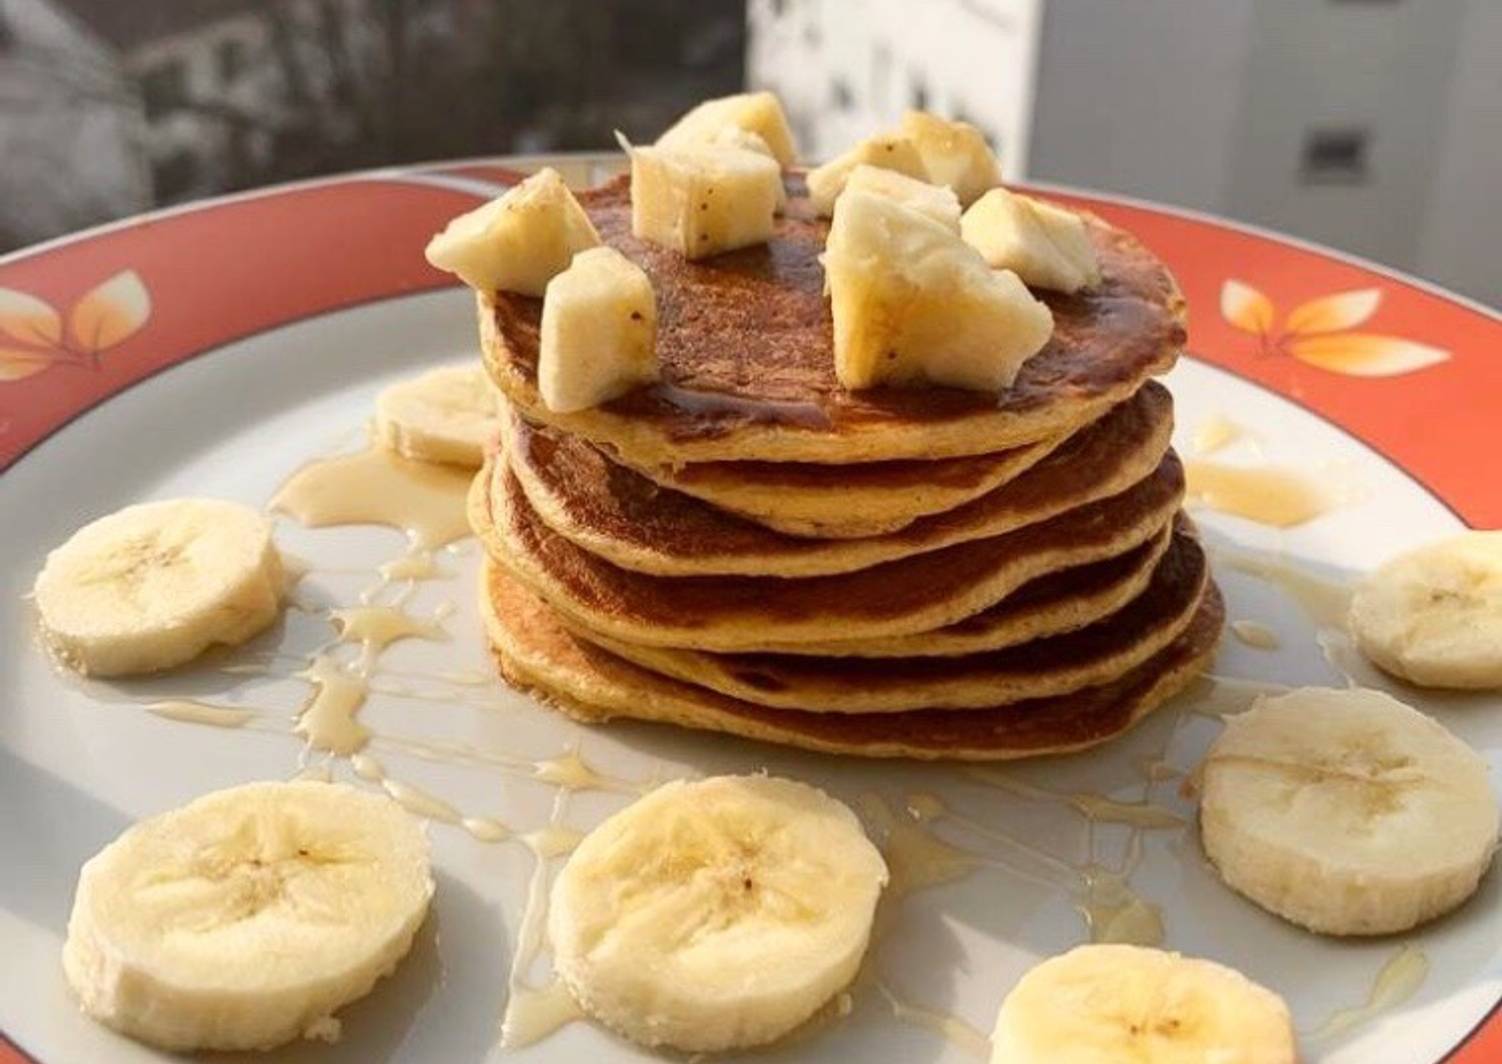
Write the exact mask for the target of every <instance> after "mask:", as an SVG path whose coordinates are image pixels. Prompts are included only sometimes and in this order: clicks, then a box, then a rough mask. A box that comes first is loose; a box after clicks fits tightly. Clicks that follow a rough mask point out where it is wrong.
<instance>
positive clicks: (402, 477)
mask: <svg viewBox="0 0 1502 1064" xmlns="http://www.w3.org/2000/svg"><path fill="white" fill-rule="evenodd" d="M471 479H472V475H471V474H470V473H469V472H468V471H466V470H461V469H456V468H454V467H452V466H444V465H436V464H432V463H427V462H416V461H413V460H412V459H409V458H402V457H400V456H398V455H394V454H392V453H391V452H390V451H388V450H386V449H385V448H384V447H381V446H380V445H378V444H373V445H371V446H369V447H367V448H366V449H365V450H363V451H358V452H355V453H354V454H343V455H336V456H334V457H332V458H320V459H317V460H316V461H313V462H310V463H309V464H308V465H305V466H303V467H302V468H301V469H299V470H298V471H297V472H296V473H294V474H293V475H292V476H291V477H289V478H288V479H287V481H286V483H284V484H283V485H282V486H281V488H280V489H279V490H278V491H277V493H276V494H275V495H274V496H273V497H272V499H271V509H272V510H274V511H277V512H279V513H285V514H287V515H288V516H290V517H292V518H294V519H295V520H297V521H298V522H299V523H301V524H303V525H306V526H307V527H309V528H324V527H327V526H329V525H356V524H373V525H388V526H390V527H392V528H399V529H402V530H404V531H406V532H407V534H408V535H409V537H410V538H411V540H412V543H413V545H414V547H415V548H417V549H418V550H431V549H432V548H434V547H441V546H444V545H445V544H448V543H452V542H453V541H454V540H456V539H461V538H463V537H464V536H467V535H469V534H470V530H469V521H468V519H467V517H466V516H465V512H464V497H465V494H466V493H467V492H468V490H469V484H470V480H471Z"/></svg>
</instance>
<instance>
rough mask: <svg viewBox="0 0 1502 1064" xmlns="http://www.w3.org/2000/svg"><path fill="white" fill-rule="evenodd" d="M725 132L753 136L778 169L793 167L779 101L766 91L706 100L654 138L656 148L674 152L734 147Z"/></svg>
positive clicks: (787, 129) (793, 156) (790, 139)
mask: <svg viewBox="0 0 1502 1064" xmlns="http://www.w3.org/2000/svg"><path fill="white" fill-rule="evenodd" d="M727 130H739V131H742V132H745V133H751V134H754V135H755V136H756V137H757V139H759V140H760V141H761V143H762V144H763V145H765V147H766V150H767V151H768V153H770V154H771V156H772V157H773V158H774V159H776V160H777V165H778V166H780V167H788V166H792V165H793V161H794V160H795V159H796V158H797V155H798V153H797V150H796V149H795V148H794V146H793V131H792V129H791V128H790V127H789V126H788V120H787V115H786V114H785V113H784V112H783V110H782V101H780V100H779V99H778V98H777V95H776V94H775V93H772V92H766V91H762V92H741V93H736V94H735V95H734V96H721V97H719V98H717V99H713V100H705V101H704V102H703V103H701V104H699V105H698V106H697V107H695V108H694V109H693V110H691V111H689V112H688V113H687V114H686V115H684V116H683V117H682V118H680V119H678V121H676V122H674V123H673V124H672V125H671V126H670V127H668V129H667V131H666V132H665V133H663V134H662V136H660V137H658V138H657V147H659V148H667V149H669V150H675V151H676V150H681V149H692V148H698V147H701V146H703V145H704V144H706V143H719V144H722V145H723V144H727V143H734V142H735V138H734V136H733V135H727V132H726V131H727Z"/></svg>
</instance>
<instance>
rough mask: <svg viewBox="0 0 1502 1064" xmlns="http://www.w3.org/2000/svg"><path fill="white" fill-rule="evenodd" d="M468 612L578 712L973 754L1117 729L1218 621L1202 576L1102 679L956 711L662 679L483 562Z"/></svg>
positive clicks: (1207, 639)
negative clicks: (744, 697) (1118, 669)
mask: <svg viewBox="0 0 1502 1064" xmlns="http://www.w3.org/2000/svg"><path fill="white" fill-rule="evenodd" d="M480 610H481V615H482V617H483V618H484V621H485V626H486V631H487V634H488V636H489V638H490V641H491V646H492V649H493V651H494V653H495V654H496V657H497V658H498V659H499V661H500V664H501V668H502V671H503V672H504V673H505V675H506V677H507V679H508V680H510V681H511V682H512V683H514V684H517V685H520V686H523V687H530V688H532V689H533V690H535V691H536V692H537V693H538V694H539V695H541V696H542V697H543V698H544V699H546V700H547V701H550V702H552V703H554V704H555V705H557V706H558V707H559V708H560V709H562V710H563V711H564V712H565V713H568V714H569V715H570V716H573V717H575V718H576V719H579V720H583V721H587V722H591V723H596V722H601V721H606V720H611V719H616V718H631V719H636V720H646V721H660V722H664V723H670V724H677V725H681V726H684V727H690V728H705V729H710V730H713V731H720V732H727V733H730V734H733V735H740V736H745V737H748V738H752V739H760V740H764V741H768V742H774V743H782V744H785V745H789V746H799V747H804V748H806V749H810V750H820V751H825V752H828V753H838V754H851V755H856V756H862V757H911V758H921V759H925V760H938V759H956V760H974V761H1000V760H1010V759H1015V758H1022V757H1036V756H1039V755H1043V754H1058V753H1066V752H1070V751H1074V750H1081V749H1085V748H1086V747H1090V746H1095V745H1097V744H1099V743H1102V742H1105V741H1106V740H1108V739H1111V738H1113V737H1114V736H1116V735H1119V734H1121V733H1122V732H1124V731H1126V730H1127V729H1128V728H1130V727H1131V726H1132V725H1133V724H1135V723H1136V722H1137V721H1138V720H1140V719H1142V718H1143V717H1144V716H1146V715H1147V714H1148V713H1149V712H1151V711H1152V710H1153V709H1154V708H1156V707H1157V706H1158V705H1160V704H1161V703H1162V702H1164V701H1165V700H1167V699H1168V698H1170V697H1171V696H1172V695H1173V694H1175V693H1176V692H1177V691H1179V690H1181V689H1182V688H1183V687H1185V686H1186V685H1187V684H1188V683H1190V682H1191V681H1192V680H1193V679H1194V678H1195V677H1196V676H1198V675H1199V674H1200V673H1201V672H1202V671H1203V670H1204V668H1205V667H1206V665H1207V664H1208V663H1209V660H1210V658H1211V657H1212V656H1213V654H1214V651H1215V645H1216V642H1217V641H1218V639H1219V637H1220V630H1221V625H1222V623H1223V622H1224V618H1225V610H1224V607H1223V605H1222V603H1221V598H1220V593H1219V591H1218V590H1217V589H1216V588H1215V586H1214V584H1213V583H1212V584H1211V585H1209V587H1207V589H1206V591H1205V595H1204V598H1203V600H1202V602H1201V604H1200V607H1199V610H1198V612H1197V613H1196V615H1195V617H1194V620H1193V621H1192V622H1191V623H1190V625H1189V627H1188V628H1187V629H1186V630H1185V631H1184V633H1183V634H1182V635H1180V636H1179V638H1178V639H1176V640H1174V642H1173V643H1171V644H1169V646H1168V647H1166V648H1165V649H1163V650H1162V651H1159V652H1158V654H1156V655H1154V656H1153V657H1152V658H1150V659H1149V660H1148V661H1146V662H1144V663H1143V664H1142V665H1139V666H1138V667H1137V668H1136V669H1133V670H1132V671H1131V672H1129V673H1127V674H1126V675H1124V676H1122V677H1120V678H1118V679H1117V680H1115V681H1113V682H1111V683H1108V684H1102V685H1101V686H1099V687H1089V688H1085V689H1084V690H1081V691H1076V692H1073V693H1072V694H1067V695H1058V696H1055V697H1052V698H1041V699H1035V700H1032V701H1028V702H1017V703H1014V704H1012V705H1010V706H1005V707H1001V708H997V709H976V710H970V711H967V712H963V713H956V712H951V711H947V710H915V711H913V712H910V713H800V712H798V711H797V710H789V709H771V708H768V707H766V706H757V705H753V704H751V703H748V702H742V701H739V700H737V699H733V698H727V697H725V696H724V695H718V694H715V693H714V692H713V691H709V690H706V689H705V688H702V687H696V686H694V685H692V684H686V683H682V682H681V681H678V680H673V679H669V678H668V677H665V676H661V675H659V674H657V673H653V672H650V671H648V670H646V669H642V668H639V667H637V666H635V665H632V664H631V663H630V662H627V661H623V660H622V659H620V658H618V657H616V656H615V655H613V654H611V653H609V652H608V651H605V650H602V649H600V648H599V647H597V646H594V645H593V644H591V643H588V642H586V641H584V640H580V639H577V638H575V637H574V636H573V635H571V634H570V633H569V631H568V629H566V628H565V627H563V626H562V625H561V624H560V623H558V620H557V615H556V614H555V613H554V612H553V610H552V608H551V607H550V606H548V605H547V603H546V602H544V601H543V600H542V599H541V598H539V597H537V596H536V595H535V594H533V593H532V592H531V591H529V590H528V589H527V588H526V586H525V585H524V584H522V583H521V582H520V581H518V580H516V579H515V578H513V577H512V576H511V575H509V574H508V573H507V572H506V570H505V569H504V568H503V567H501V566H500V565H497V564H495V563H494V562H493V561H487V562H486V564H485V565H484V567H483V569H482V573H481V588H480Z"/></svg>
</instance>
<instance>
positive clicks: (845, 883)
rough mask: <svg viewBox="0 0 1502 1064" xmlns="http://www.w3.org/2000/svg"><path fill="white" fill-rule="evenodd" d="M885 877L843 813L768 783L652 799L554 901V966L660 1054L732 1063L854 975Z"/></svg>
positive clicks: (749, 780)
mask: <svg viewBox="0 0 1502 1064" xmlns="http://www.w3.org/2000/svg"><path fill="white" fill-rule="evenodd" d="M886 882H887V868H886V864H885V863H884V862H883V861H882V859H881V855H880V854H879V853H878V852H877V850H876V847H875V846H873V845H872V844H871V841H870V840H869V839H868V838H866V836H865V833H864V832H863V831H862V830H861V826H860V822H859V821H858V820H856V818H855V814H854V813H852V812H851V811H850V810H849V809H848V808H847V807H846V806H845V805H843V804H842V803H840V802H837V801H835V800H834V799H833V798H830V797H829V796H828V795H826V794H824V793H823V792H822V791H819V790H817V789H815V788H813V787H810V786H808V785H806V784H803V783H797V782H794V781H792V780H785V779H774V778H769V777H766V776H720V777H716V778H712V779H706V780H701V781H698V782H694V783H684V782H681V781H679V782H675V783H670V784H667V785H666V786H664V787H661V788H659V789H657V790H656V791H653V792H652V793H651V794H650V795H648V796H647V797H645V798H643V799H642V800H640V801H639V802H636V803H635V804H633V805H631V806H628V807H627V808H626V809H624V810H622V811H621V812H619V813H617V814H616V815H615V816H613V817H611V818H610V819H609V820H607V821H605V823H603V824H602V825H600V827H599V828H597V829H596V830H595V831H593V832H591V833H590V835H589V837H588V838H586V839H585V840H584V842H583V843H581V844H580V846H579V848H578V849H577V850H575V851H574V854H573V856H572V857H570V858H569V862H568V865H567V866H566V867H565V868H564V869H563V871H562V873H560V875H559V877H558V881H557V883H556V884H555V885H554V888H553V896H552V906H551V912H550V916H549V934H550V936H551V938H552V942H553V947H554V951H555V961H554V963H555V966H556V968H557V970H558V973H559V975H560V976H561V977H562V979H563V981H564V983H565V984H567V986H568V987H569V989H570V991H572V993H573V994H574V997H575V998H576V999H578V1002H579V1004H580V1005H581V1006H582V1007H583V1008H584V1010H585V1011H586V1012H588V1013H589V1014H590V1015H592V1016H594V1017H595V1018H596V1019H598V1020H600V1021H601V1022H602V1023H604V1024H606V1025H607V1026H609V1027H612V1028H614V1029H615V1030H617V1031H619V1032H621V1033H622V1034H624V1035H625V1036H626V1037H628V1038H631V1039H633V1040H634V1041H637V1042H640V1043H642V1044H643V1045H648V1046H663V1045H665V1046H672V1047H674V1048H676V1049H680V1050H685V1051H688V1052H719V1051H723V1050H728V1049H733V1048H737V1047H745V1046H756V1045H762V1044H764V1043H767V1042H770V1041H772V1040H773V1039H775V1038H778V1037H780V1036H781V1035H783V1034H786V1033H787V1032H788V1031H790V1030H792V1029H793V1028H794V1027H797V1026H798V1025H799V1024H800V1023H802V1022H803V1021H804V1020H806V1019H808V1018H809V1017H810V1016H812V1015H813V1014H814V1012H816V1011H817V1010H818V1009H819V1008H820V1006H822V1005H823V1004H824V1003H825V1002H826V1001H828V1000H829V999H830V998H832V997H833V996H834V995H835V994H836V993H838V992H839V991H840V990H841V989H842V988H844V987H845V986H846V984H848V983H849V982H850V980H851V979H852V978H853V977H854V976H855V972H856V969H857V968H858V967H859V965H860V961H861V956H862V955H863V954H864V953H865V951H866V943H867V941H868V940H869V938H870V935H871V920H872V916H873V914H874V912H875V909H876V901H877V898H878V896H879V895H880V894H881V888H882V887H883V886H884V885H885V884H886Z"/></svg>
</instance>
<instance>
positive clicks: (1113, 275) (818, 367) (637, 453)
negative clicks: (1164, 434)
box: [479, 177, 1185, 465]
mask: <svg viewBox="0 0 1502 1064" xmlns="http://www.w3.org/2000/svg"><path fill="white" fill-rule="evenodd" d="M792 185H793V187H792V188H791V189H790V192H791V196H790V199H789V203H788V210H787V213H786V214H785V215H784V216H783V217H781V218H780V219H779V220H778V224H777V228H776V231H775V233H774V234H773V236H772V238H771V240H770V241H769V242H768V243H767V244H764V245H757V246H754V247H748V248H742V249H740V250H738V251H732V252H728V253H726V254H723V255H717V256H714V257H713V258H709V259H704V260H701V261H698V262H690V261H688V260H686V259H684V258H683V257H682V256H681V255H680V254H678V253H677V252H675V251H671V250H668V249H666V248H661V247H658V246H656V245H654V244H651V243H648V242H646V241H642V240H638V239H636V238H635V237H633V236H632V235H631V205H630V195H629V187H630V186H629V182H628V180H627V179H626V178H625V177H621V178H618V179H616V180H615V181H612V182H609V183H607V184H605V185H602V186H600V187H599V188H596V189H591V190H588V191H585V192H583V193H581V194H580V196H579V199H580V202H581V203H582V204H583V205H584V207H585V209H586V210H587V211H588V212H589V215H590V217H591V219H592V220H593V222H594V224H595V226H596V228H597V229H598V230H599V233H600V237H601V239H602V240H603V241H605V242H606V243H607V244H610V245H612V246H614V247H616V248H618V249H620V250H621V251H622V252H624V253H625V254H626V255H627V256H628V257H629V258H631V259H632V260H633V261H634V262H636V263H638V264H639V265H640V266H641V267H642V268H643V269H644V270H646V272H647V274H648V276H650V277H651V279H652V284H653V287H654V289H655V292H656V297H657V310H658V335H657V353H658V355H659V357H660V360H661V364H662V380H661V381H659V382H657V383H655V384H652V385H650V386H647V387H643V388H638V389H636V390H635V391H632V392H630V393H628V394H627V395H624V396H622V397H620V398H618V399H615V400H612V401H611V402H609V403H606V404H604V405H602V406H598V407H594V408H591V409H588V410H582V411H578V412H576V413H571V414H560V413H556V412H554V411H550V410H548V409H547V407H546V406H545V405H544V404H543V402H542V399H541V396H540V395H539V394H538V391H537V356H538V343H539V326H540V322H541V317H542V300H540V299H536V298H533V297H527V296H519V295H515V294H513V293H509V292H497V293H494V294H488V293H480V294H479V313H480V337H481V345H482V348H483V351H484V355H485V361H486V365H487V367H488V369H489V371H490V375H491V378H492V379H493V380H494V381H495V383H496V384H497V385H498V386H499V387H500V389H501V391H502V392H504V393H505V394H506V396H507V397H508V398H509V399H510V400H511V401H512V402H513V403H515V404H516V405H517V406H518V407H520V408H521V409H522V411H524V412H525V413H526V414H527V416H529V417H531V418H533V419H534V420H538V421H543V422H546V423H549V424H552V425H556V426H557V427H559V428H561V429H563V430H565V431H567V432H571V433H577V434H579V435H581V436H584V437H587V438H588V439H591V440H593V441H595V442H597V443H603V444H609V445H610V446H612V447H614V448H616V449H617V450H618V451H619V452H620V453H621V454H622V455H623V456H624V457H625V458H626V460H627V461H629V462H630V463H632V464H634V465H642V464H646V465H653V464H677V463H682V462H693V461H723V460H737V459H739V460H764V461H800V462H823V463H847V462H871V461H885V460H893V459H906V458H948V457H955V456H960V455H971V454H983V453H987V452H994V451H1001V450H1005V449H1007V448H1010V447H1016V446H1019V445H1021V444H1026V443H1030V442H1033V441H1036V440H1041V439H1044V438H1046V437H1049V436H1053V435H1057V434H1059V433H1061V432H1066V431H1068V430H1069V429H1071V428H1073V427H1075V426H1078V425H1080V424H1082V423H1083V422H1085V421H1087V420H1089V419H1091V418H1092V417H1094V416H1096V415H1097V414H1099V413H1101V412H1103V411H1104V410H1105V408H1106V407H1108V406H1110V405H1112V404H1113V403H1116V402H1119V401H1120V400H1122V399H1125V398H1126V397H1127V396H1129V395H1131V394H1132V393H1133V392H1134V391H1136V390H1137V388H1138V387H1139V386H1140V385H1141V383H1142V382H1143V381H1144V380H1145V379H1146V378H1147V377H1148V376H1151V375H1153V374H1157V373H1162V372H1164V371H1166V370H1167V369H1168V368H1169V367H1170V366H1171V365H1172V364H1173V361H1174V359H1175V358H1176V357H1177V353H1178V350H1179V348H1180V347H1182V346H1183V343H1184V339H1185V332H1184V303H1183V298H1182V296H1181V295H1180V293H1179V290H1178V287H1177V285H1176V284H1175V283H1174V280H1173V278H1172V276H1171V275H1170V274H1169V272H1168V270H1167V269H1166V268H1165V267H1164V266H1163V264H1162V263H1161V262H1160V261H1159V260H1158V259H1157V258H1156V257H1155V256H1154V255H1153V254H1152V253H1151V252H1149V251H1148V250H1147V249H1146V248H1144V247H1143V246H1142V245H1141V244H1139V243H1138V242H1137V241H1136V240H1135V239H1134V238H1133V237H1131V236H1130V235H1129V234H1127V233H1125V232H1123V231H1121V230H1119V229H1116V228H1114V227H1112V226H1109V225H1107V224H1106V223H1105V222H1103V221H1101V220H1100V219H1098V218H1094V217H1087V219H1086V221H1087V229H1088V232H1089V235H1090V239H1091V241H1092V243H1093V244H1094V246H1095V249H1096V253H1097V256H1098V258H1099V261H1100V266H1101V274H1102V280H1101V283H1100V284H1099V285H1097V286H1095V287H1094V288H1091V289H1089V290H1086V291H1082V292H1080V293H1077V294H1075V295H1072V296H1071V295H1064V294H1062V293H1057V292H1044V291H1039V292H1037V293H1035V294H1036V295H1038V297H1039V298H1041V299H1043V300H1044V301H1045V302H1047V303H1048V304H1049V306H1050V307H1051V308H1052V310H1053V314H1054V322H1055V328H1054V334H1053V337H1052V338H1051V339H1050V340H1049V342H1048V344H1047V345H1046V346H1045V347H1044V349H1043V350H1042V351H1040V352H1039V353H1038V354H1037V355H1035V356H1033V357H1032V358H1031V359H1029V360H1028V361H1027V363H1026V364H1024V366H1023V367H1022V371H1021V372H1020V373H1019V375H1018V377H1017V380H1016V382H1015V383H1014V384H1013V385H1012V387H1011V388H1009V389H1007V390H1005V391H1003V392H1001V393H1000V395H996V394H993V393H989V392H975V391H967V390H964V389H958V388H943V387H905V388H872V389H863V390H859V391H847V390H846V389H844V388H842V387H841V386H840V385H839V383H838V381H837V380H836V378H835V375H834V344H833V334H832V330H831V323H830V312H829V304H828V301H827V300H826V299H825V297H824V292H823V288H824V271H823V268H822V267H821V266H820V265H819V261H818V259H819V256H820V255H821V254H822V253H823V251H824V242H825V237H826V235H827V233H828V229H829V226H828V223H827V221H825V220H823V219H819V218H815V217H813V216H812V212H811V209H810V207H809V204H808V201H807V199H806V197H805V196H804V195H803V189H802V187H801V181H800V180H799V179H796V178H795V179H794V180H793V182H792Z"/></svg>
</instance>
